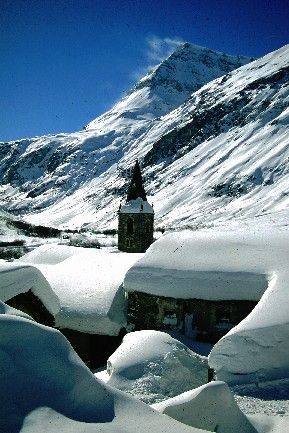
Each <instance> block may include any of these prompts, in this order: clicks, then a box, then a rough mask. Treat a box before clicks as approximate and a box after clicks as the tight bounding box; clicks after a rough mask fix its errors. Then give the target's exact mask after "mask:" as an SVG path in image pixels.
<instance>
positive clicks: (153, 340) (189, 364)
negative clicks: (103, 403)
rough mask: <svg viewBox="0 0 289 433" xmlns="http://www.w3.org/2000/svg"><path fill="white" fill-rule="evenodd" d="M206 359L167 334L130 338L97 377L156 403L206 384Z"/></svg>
mask: <svg viewBox="0 0 289 433" xmlns="http://www.w3.org/2000/svg"><path fill="white" fill-rule="evenodd" d="M207 369H208V366H207V358H205V357H202V356H200V355H197V354H196V353H194V352H192V351H191V350H189V349H188V348H187V347H186V346H185V345H184V344H182V343H180V342H179V341H177V340H175V339H174V338H172V337H170V336H169V335H168V334H166V333H164V332H158V331H137V332H131V333H130V334H127V335H126V336H125V337H124V339H123V342H122V344H121V345H120V347H119V348H118V349H117V350H116V351H115V352H114V353H113V354H112V355H111V356H110V357H109V359H108V361H107V370H106V372H101V373H96V377H99V378H100V379H102V380H104V381H105V382H106V383H108V384H109V385H111V386H113V387H115V388H118V389H121V390H122V391H125V392H127V393H129V394H131V395H133V396H134V397H136V398H138V399H140V400H142V401H144V402H146V403H154V402H156V401H161V400H164V399H167V398H168V397H173V396H175V395H177V394H180V393H181V392H184V391H186V390H188V389H192V388H195V387H197V386H199V385H201V384H203V383H205V382H206V381H207V376H208V374H207Z"/></svg>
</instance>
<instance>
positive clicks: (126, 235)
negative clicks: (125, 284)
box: [118, 161, 154, 253]
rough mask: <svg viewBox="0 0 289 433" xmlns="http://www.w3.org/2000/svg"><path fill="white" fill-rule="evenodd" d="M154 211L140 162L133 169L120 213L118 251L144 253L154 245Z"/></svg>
mask: <svg viewBox="0 0 289 433" xmlns="http://www.w3.org/2000/svg"><path fill="white" fill-rule="evenodd" d="M153 233H154V210H153V207H152V206H151V205H150V204H149V203H148V201H147V198H146V193H145V190H144V186H143V180H142V175H141V171H140V166H139V163H138V161H136V163H135V166H134V168H133V172H132V177H131V182H130V185H129V188H128V193H127V198H126V203H125V204H124V205H121V206H120V208H119V211H118V249H119V250H120V251H125V252H127V253H143V252H145V251H146V250H147V249H148V247H149V246H150V245H151V244H152V243H153Z"/></svg>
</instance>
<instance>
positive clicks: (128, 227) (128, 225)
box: [126, 218, 134, 235]
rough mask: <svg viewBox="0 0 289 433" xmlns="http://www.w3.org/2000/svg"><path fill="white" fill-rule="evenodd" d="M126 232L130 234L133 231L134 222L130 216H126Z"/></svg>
mask: <svg viewBox="0 0 289 433" xmlns="http://www.w3.org/2000/svg"><path fill="white" fill-rule="evenodd" d="M126 232H127V234H129V235H132V234H133V233H134V224H133V219H132V218H128V220H127V222H126Z"/></svg>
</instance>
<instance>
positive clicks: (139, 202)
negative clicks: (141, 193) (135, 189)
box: [119, 197, 154, 214]
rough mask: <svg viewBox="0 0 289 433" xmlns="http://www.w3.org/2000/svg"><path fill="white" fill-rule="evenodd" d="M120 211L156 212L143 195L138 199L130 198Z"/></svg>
mask: <svg viewBox="0 0 289 433" xmlns="http://www.w3.org/2000/svg"><path fill="white" fill-rule="evenodd" d="M119 213H133V214H136V213H148V214H154V209H153V207H152V206H151V205H150V204H149V203H148V202H147V201H144V200H143V199H142V198H141V197H138V198H137V199H136V200H130V201H129V202H128V203H125V204H124V205H122V206H121V207H120V209H119Z"/></svg>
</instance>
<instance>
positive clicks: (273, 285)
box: [124, 228, 289, 383]
mask: <svg viewBox="0 0 289 433" xmlns="http://www.w3.org/2000/svg"><path fill="white" fill-rule="evenodd" d="M242 276H243V278H242ZM266 279H267V283H266ZM234 282H235V283H236V286H235V285H234ZM262 282H263V284H264V285H263V287H262V284H261V283H262ZM265 283H266V284H265ZM124 285H125V287H126V289H127V290H139V291H143V292H146V293H153V294H157V295H163V296H173V297H176V298H181V297H186V296H188V295H189V294H190V296H191V297H199V298H203V299H213V300H217V299H220V300H222V299H246V298H249V299H255V300H257V299H258V298H260V297H261V299H260V301H259V302H258V304H257V305H256V307H255V308H254V309H253V311H252V312H251V313H250V314H249V315H248V316H247V317H246V318H245V319H244V320H243V321H242V322H240V323H239V324H238V325H237V326H236V327H234V328H233V329H231V330H230V331H229V332H228V334H227V335H225V336H224V337H223V338H222V339H221V340H220V341H219V342H218V343H217V344H216V345H215V346H214V347H213V349H212V351H211V353H210V356H209V365H210V367H212V368H213V369H214V370H215V371H216V372H217V378H218V379H220V380H225V381H227V382H231V383H234V382H241V383H242V382H250V381H254V382H256V381H257V382H258V381H264V380H272V379H274V378H275V379H276V378H278V379H279V378H284V377H285V378H286V377H289V348H288V338H289V315H288V305H289V291H288V286H289V232H288V230H282V231H279V230H276V229H274V228H271V229H264V230H260V231H259V232H253V231H252V230H250V229H248V228H247V230H244V229H242V230H239V231H238V230H231V231H230V230H229V228H227V231H225V230H224V231H218V230H216V229H212V230H207V231H200V232H188V231H187V232H178V233H171V234H167V235H164V236H163V237H162V238H160V239H159V240H158V241H156V242H155V243H154V244H153V245H152V246H151V247H150V248H149V249H148V250H147V252H146V254H145V256H144V257H143V258H142V259H140V261H139V262H138V263H136V264H135V265H134V266H133V267H132V268H131V269H130V270H129V271H128V273H127V275H126V278H125V282H124ZM264 290H265V293H264V294H263V296H261V295H262V293H263V292H264Z"/></svg>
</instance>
